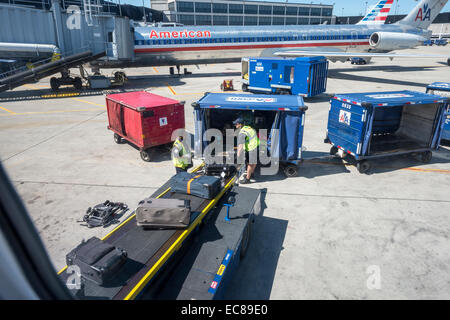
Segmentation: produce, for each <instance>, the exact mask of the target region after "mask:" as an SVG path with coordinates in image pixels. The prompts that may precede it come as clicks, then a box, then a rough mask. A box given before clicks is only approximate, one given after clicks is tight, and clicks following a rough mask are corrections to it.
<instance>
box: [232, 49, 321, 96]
mask: <svg viewBox="0 0 450 320" xmlns="http://www.w3.org/2000/svg"><path fill="white" fill-rule="evenodd" d="M241 64H242V79H241V82H242V90H243V91H250V92H253V93H269V94H292V95H301V96H303V97H313V96H316V95H319V94H321V93H323V92H325V90H326V88H327V77H328V61H327V59H326V58H325V57H322V56H320V57H299V58H295V59H288V58H259V57H258V58H242V60H241Z"/></svg>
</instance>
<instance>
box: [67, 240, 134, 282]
mask: <svg viewBox="0 0 450 320" xmlns="http://www.w3.org/2000/svg"><path fill="white" fill-rule="evenodd" d="M126 259H127V253H126V251H124V250H122V249H120V248H116V247H114V246H112V245H110V244H108V243H105V242H103V241H101V240H100V239H99V238H97V237H92V238H90V239H89V240H87V241H83V242H82V243H81V244H80V245H78V246H77V247H76V248H75V249H73V250H72V251H70V252H69V253H68V254H67V255H66V262H67V265H68V266H71V265H76V266H78V267H79V268H80V272H81V276H82V277H84V278H85V279H88V280H91V281H94V282H95V283H97V284H99V285H103V284H105V283H106V282H107V281H108V280H110V279H111V278H112V277H113V276H114V275H115V274H116V273H117V272H118V271H119V269H120V267H121V266H122V265H123V264H124V263H125V261H126Z"/></svg>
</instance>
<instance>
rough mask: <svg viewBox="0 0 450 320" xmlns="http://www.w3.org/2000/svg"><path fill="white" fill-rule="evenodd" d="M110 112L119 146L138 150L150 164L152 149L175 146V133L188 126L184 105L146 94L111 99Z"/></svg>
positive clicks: (112, 97)
mask: <svg viewBox="0 0 450 320" xmlns="http://www.w3.org/2000/svg"><path fill="white" fill-rule="evenodd" d="M106 109H107V112H108V121H109V125H108V129H110V130H111V131H113V132H114V140H115V141H116V143H122V142H123V140H127V141H128V142H130V143H132V144H133V145H135V146H137V147H138V148H139V150H140V151H141V158H142V160H144V161H150V155H149V149H150V148H152V147H155V146H160V145H164V144H168V143H171V142H172V141H173V140H172V139H171V137H172V132H173V131H174V130H177V129H184V126H185V122H184V102H179V101H177V100H173V99H169V98H165V97H161V96H158V95H156V94H152V93H149V92H146V91H136V92H126V93H117V94H110V95H107V96H106Z"/></svg>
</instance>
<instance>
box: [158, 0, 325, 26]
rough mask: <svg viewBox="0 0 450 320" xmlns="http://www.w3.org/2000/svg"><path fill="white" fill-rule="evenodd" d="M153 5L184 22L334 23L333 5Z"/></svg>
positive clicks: (164, 0)
mask: <svg viewBox="0 0 450 320" xmlns="http://www.w3.org/2000/svg"><path fill="white" fill-rule="evenodd" d="M151 4H152V9H155V10H160V11H163V12H164V13H165V15H166V16H167V17H168V19H169V21H171V22H177V23H181V24H184V25H207V26H256V25H300V24H322V23H325V22H326V23H328V24H331V23H333V21H332V16H333V6H332V5H323V4H312V3H311V4H306V3H288V2H266V1H241V0H230V1H226V0H153V1H152V2H151Z"/></svg>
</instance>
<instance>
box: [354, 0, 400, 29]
mask: <svg viewBox="0 0 450 320" xmlns="http://www.w3.org/2000/svg"><path fill="white" fill-rule="evenodd" d="M392 3H394V0H380V1H378V3H377V4H376V5H375V6H374V7H373V8H372V9H371V10H369V12H368V13H367V14H366V16H365V17H364V18H363V19H362V20H361V21H360V22H358V23H357V24H370V25H374V24H384V23H385V22H386V18H387V17H388V15H389V11H390V10H391V7H392Z"/></svg>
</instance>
